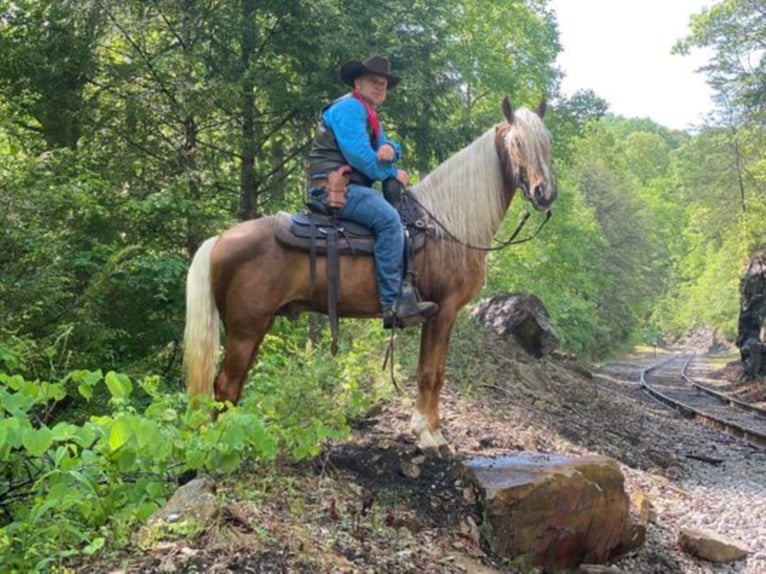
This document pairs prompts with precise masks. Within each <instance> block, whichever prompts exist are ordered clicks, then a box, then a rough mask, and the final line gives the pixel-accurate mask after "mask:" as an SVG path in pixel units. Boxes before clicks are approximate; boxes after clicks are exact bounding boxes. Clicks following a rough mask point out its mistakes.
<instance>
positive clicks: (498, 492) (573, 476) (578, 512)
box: [464, 452, 645, 570]
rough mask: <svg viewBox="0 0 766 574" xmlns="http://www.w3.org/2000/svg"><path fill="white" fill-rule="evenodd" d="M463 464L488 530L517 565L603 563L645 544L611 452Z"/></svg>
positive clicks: (518, 456) (496, 548)
mask: <svg viewBox="0 0 766 574" xmlns="http://www.w3.org/2000/svg"><path fill="white" fill-rule="evenodd" d="M464 464H465V467H466V469H467V472H468V475H469V476H470V477H471V478H472V480H474V482H475V484H476V486H477V490H478V491H479V493H480V494H481V497H482V507H483V510H484V527H483V529H484V531H483V534H484V536H485V537H486V538H487V541H488V542H489V543H490V545H491V546H492V548H493V549H494V551H495V552H496V553H497V554H498V555H500V556H501V557H503V558H507V559H509V560H512V562H513V565H514V566H515V567H517V568H521V569H524V568H535V567H542V568H543V569H546V570H548V569H550V570H558V569H566V568H570V569H571V568H576V567H577V566H578V565H580V564H582V563H584V562H588V563H597V564H603V563H606V562H607V561H608V560H610V559H611V558H613V557H615V556H617V555H618V554H620V553H623V552H627V551H628V550H631V549H633V548H635V547H637V546H638V545H640V544H642V543H643V540H644V537H645V530H644V529H643V528H642V527H640V525H633V524H631V522H630V515H629V505H630V503H629V499H628V495H627V494H626V492H625V490H624V488H623V486H624V482H625V479H624V477H623V475H622V472H620V469H619V466H618V464H617V462H616V461H614V460H613V459H610V458H607V457H583V458H570V457H566V456H562V455H551V454H543V453H532V452H521V453H517V454H514V455H506V456H502V457H496V458H475V459H471V460H468V461H466V462H465V463H464Z"/></svg>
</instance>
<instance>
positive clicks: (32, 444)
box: [21, 427, 53, 456]
mask: <svg viewBox="0 0 766 574" xmlns="http://www.w3.org/2000/svg"><path fill="white" fill-rule="evenodd" d="M21 444H22V445H24V448H25V449H27V452H29V454H31V455H32V456H42V455H43V453H45V451H47V450H48V449H49V448H50V447H51V445H52V444H53V433H52V432H51V429H49V428H48V427H41V428H39V429H31V428H30V429H26V430H25V431H24V435H23V437H22V439H21Z"/></svg>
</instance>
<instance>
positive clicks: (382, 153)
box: [378, 144, 396, 161]
mask: <svg viewBox="0 0 766 574" xmlns="http://www.w3.org/2000/svg"><path fill="white" fill-rule="evenodd" d="M394 157H396V151H395V150H394V148H393V146H392V145H390V144H383V145H382V146H380V147H379V148H378V161H394Z"/></svg>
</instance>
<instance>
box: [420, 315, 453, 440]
mask: <svg viewBox="0 0 766 574" xmlns="http://www.w3.org/2000/svg"><path fill="white" fill-rule="evenodd" d="M456 315H457V311H456V310H454V309H451V308H450V307H445V306H442V307H441V308H440V309H439V311H438V313H436V315H434V316H433V317H431V318H430V319H429V320H428V321H426V322H425V323H424V325H423V330H422V332H421V335H420V361H419V363H418V396H417V399H416V401H415V411H414V412H413V413H412V420H411V422H410V429H411V430H412V432H413V433H414V434H415V436H416V437H417V439H418V447H419V448H420V449H423V450H426V449H440V448H442V447H446V446H447V439H445V438H444V435H443V434H442V432H441V430H440V429H439V395H440V393H441V390H442V387H443V386H444V369H445V365H446V362H447V349H448V347H449V338H450V334H451V333H452V325H453V324H454V322H455V316H456Z"/></svg>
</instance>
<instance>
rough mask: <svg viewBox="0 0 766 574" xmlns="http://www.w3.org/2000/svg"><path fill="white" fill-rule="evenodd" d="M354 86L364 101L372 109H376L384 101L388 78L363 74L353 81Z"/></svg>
mask: <svg viewBox="0 0 766 574" xmlns="http://www.w3.org/2000/svg"><path fill="white" fill-rule="evenodd" d="M354 86H355V87H356V89H357V90H359V93H360V94H362V97H363V98H364V99H365V100H367V101H368V102H370V104H371V105H372V106H373V107H377V106H379V105H380V104H382V103H383V102H384V101H385V99H386V92H387V91H388V78H386V77H385V76H378V75H377V74H365V75H364V76H359V77H358V78H357V79H356V80H355V81H354Z"/></svg>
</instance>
